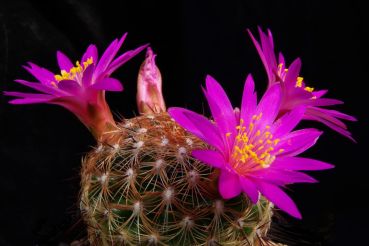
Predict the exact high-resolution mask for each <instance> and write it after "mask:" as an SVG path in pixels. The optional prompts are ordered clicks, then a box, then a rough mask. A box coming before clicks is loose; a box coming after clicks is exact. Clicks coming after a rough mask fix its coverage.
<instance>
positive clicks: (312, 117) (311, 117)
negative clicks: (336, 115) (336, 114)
mask: <svg viewBox="0 0 369 246" xmlns="http://www.w3.org/2000/svg"><path fill="white" fill-rule="evenodd" d="M304 119H307V120H315V121H318V122H321V123H323V124H324V125H326V126H328V127H329V128H331V129H332V130H334V131H336V132H338V133H339V134H341V135H343V136H345V137H347V138H349V139H350V140H351V141H353V142H355V143H356V141H355V139H354V138H353V137H352V136H351V132H349V131H347V130H346V129H344V128H342V127H341V126H338V125H337V124H334V123H332V121H329V120H327V119H324V118H322V117H318V116H315V115H305V116H304ZM336 120H337V119H336ZM342 124H343V122H342Z"/></svg>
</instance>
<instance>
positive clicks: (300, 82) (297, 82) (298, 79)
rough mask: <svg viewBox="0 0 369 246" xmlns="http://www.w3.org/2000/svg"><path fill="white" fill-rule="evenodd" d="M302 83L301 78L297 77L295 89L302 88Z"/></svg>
mask: <svg viewBox="0 0 369 246" xmlns="http://www.w3.org/2000/svg"><path fill="white" fill-rule="evenodd" d="M303 81H304V78H303V77H297V81H296V85H295V86H296V87H302V82H303Z"/></svg>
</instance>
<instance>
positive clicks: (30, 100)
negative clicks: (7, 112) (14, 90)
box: [9, 98, 50, 104]
mask: <svg viewBox="0 0 369 246" xmlns="http://www.w3.org/2000/svg"><path fill="white" fill-rule="evenodd" d="M49 101H50V99H46V98H21V99H13V100H11V101H9V103H10V104H35V103H47V102H49Z"/></svg>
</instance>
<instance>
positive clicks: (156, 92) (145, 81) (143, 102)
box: [137, 48, 166, 114]
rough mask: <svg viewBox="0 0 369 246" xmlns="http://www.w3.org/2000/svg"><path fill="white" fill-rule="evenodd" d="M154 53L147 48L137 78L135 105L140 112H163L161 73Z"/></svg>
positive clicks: (164, 109)
mask: <svg viewBox="0 0 369 246" xmlns="http://www.w3.org/2000/svg"><path fill="white" fill-rule="evenodd" d="M155 57H156V55H155V54H154V53H153V51H152V49H151V48H147V53H146V59H145V61H144V62H143V63H142V65H141V68H140V72H139V74H138V79H137V106H138V111H139V112H140V113H141V114H148V113H160V112H165V111H166V108H165V102H164V98H163V94H162V91H161V85H162V80H161V74H160V71H159V68H158V67H157V66H156V64H155Z"/></svg>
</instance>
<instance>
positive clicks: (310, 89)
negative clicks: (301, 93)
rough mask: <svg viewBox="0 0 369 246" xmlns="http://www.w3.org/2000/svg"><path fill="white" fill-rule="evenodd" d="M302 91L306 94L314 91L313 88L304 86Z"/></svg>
mask: <svg viewBox="0 0 369 246" xmlns="http://www.w3.org/2000/svg"><path fill="white" fill-rule="evenodd" d="M304 90H305V91H308V92H313V91H314V88H313V87H308V86H306V87H305V88H304Z"/></svg>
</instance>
